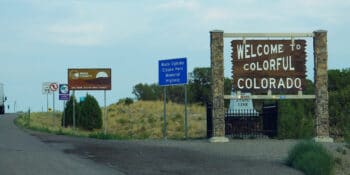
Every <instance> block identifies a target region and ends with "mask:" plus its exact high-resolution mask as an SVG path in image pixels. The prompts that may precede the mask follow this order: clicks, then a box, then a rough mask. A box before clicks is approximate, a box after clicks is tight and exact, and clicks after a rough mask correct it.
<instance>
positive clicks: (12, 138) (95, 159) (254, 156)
mask: <svg viewBox="0 0 350 175" xmlns="http://www.w3.org/2000/svg"><path fill="white" fill-rule="evenodd" d="M14 117H15V116H14V115H7V116H1V117H0V140H1V142H2V143H1V144H0V169H1V174H35V175H37V174H39V175H40V174H62V175H63V174H64V175H65V174H84V175H85V174H128V175H139V174H140V175H143V174H145V175H168V174H170V175H172V174H174V175H175V174H176V175H187V174H188V175H196V174H198V175H206V174H208V175H209V174H240V175H245V174H247V175H248V174H252V175H253V174H254V175H255V174H261V175H265V174H266V175H270V174H290V175H299V174H302V173H301V172H299V171H297V170H295V169H292V168H290V167H287V166H285V165H284V164H283V159H284V158H285V157H286V155H287V152H288V150H289V149H290V147H291V146H293V145H294V144H295V143H294V142H293V141H278V140H268V139H265V140H233V141H231V142H230V143H225V144H213V143H208V142H207V141H206V140H190V141H174V140H168V141H163V140H134V141H105V140H97V139H89V138H77V137H68V136H60V135H51V134H46V133H40V132H33V131H26V132H24V131H22V130H21V129H19V128H17V127H16V126H14V124H13V119H14Z"/></svg>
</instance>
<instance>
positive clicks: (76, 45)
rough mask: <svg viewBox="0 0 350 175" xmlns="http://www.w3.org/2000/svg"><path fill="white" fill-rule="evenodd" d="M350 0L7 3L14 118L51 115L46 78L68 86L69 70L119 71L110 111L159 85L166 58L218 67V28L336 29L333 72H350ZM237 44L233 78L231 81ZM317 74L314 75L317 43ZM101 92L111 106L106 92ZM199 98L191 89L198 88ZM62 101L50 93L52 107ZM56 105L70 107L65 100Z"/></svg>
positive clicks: (5, 43)
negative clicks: (28, 113)
mask: <svg viewBox="0 0 350 175" xmlns="http://www.w3.org/2000/svg"><path fill="white" fill-rule="evenodd" d="M349 9H350V1H349V0H293V1H290V0H219V1H218V0H135V1H126V0H123V1H121V0H0V26H1V27H0V82H1V83H3V84H4V85H5V93H6V96H7V97H8V101H7V102H6V105H10V110H9V112H12V111H13V110H14V106H15V103H16V111H25V110H28V109H29V108H30V109H31V110H32V111H42V110H46V105H47V104H46V95H43V94H42V83H43V82H59V83H67V69H68V68H111V69H112V90H111V91H108V92H107V105H108V104H112V103H115V102H117V101H118V100H119V99H121V98H125V97H132V98H134V97H135V96H134V95H133V94H132V88H133V86H134V85H136V84H138V83H157V81H158V60H162V59H170V58H182V57H187V62H188V63H187V64H188V70H189V71H192V70H193V68H195V67H209V66H210V47H209V46H210V40H209V32H210V31H211V30H214V29H220V30H224V32H227V33H241V32H261V33H263V32H267V33H271V32H288V33H289V32H313V31H315V30H319V29H323V30H327V31H328V56H329V57H328V59H329V60H328V68H329V69H343V68H348V67H350V59H349V58H348V55H349V54H348V52H349V50H348V49H349V46H348V43H347V42H348V41H349V40H350V34H349V33H348V32H349V31H350V19H349V16H350V12H349ZM230 41H231V39H225V45H224V50H225V52H224V59H225V65H224V66H225V76H226V77H231V73H230V72H231V67H232V65H231V60H230V57H231V51H230V50H231V48H230ZM307 44H308V47H307V54H308V57H307V71H308V73H307V75H308V78H313V50H312V45H313V43H312V39H311V38H308V39H307ZM86 93H89V94H92V95H94V96H95V97H96V98H97V99H98V101H99V103H100V105H101V106H102V105H103V91H88V92H87V91H79V92H77V96H78V97H79V96H84V95H85V94H86ZM189 93H190V92H189ZM52 98H53V97H52V96H51V95H50V96H49V99H50V100H49V106H52V103H53V99H52ZM55 99H56V101H55V104H56V109H60V110H62V106H63V102H62V101H58V97H57V93H56V97H55Z"/></svg>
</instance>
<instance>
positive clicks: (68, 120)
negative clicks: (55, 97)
mask: <svg viewBox="0 0 350 175" xmlns="http://www.w3.org/2000/svg"><path fill="white" fill-rule="evenodd" d="M73 103H75V111H79V110H78V108H79V106H78V103H77V100H76V99H75V97H74V96H71V97H70V98H69V100H68V102H67V103H66V106H65V108H64V113H63V116H62V122H61V123H62V126H64V127H67V126H73ZM76 114H78V112H76Z"/></svg>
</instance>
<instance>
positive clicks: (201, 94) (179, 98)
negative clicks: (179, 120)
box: [133, 67, 232, 105]
mask: <svg viewBox="0 0 350 175" xmlns="http://www.w3.org/2000/svg"><path fill="white" fill-rule="evenodd" d="M190 75H191V76H190V77H189V81H188V85H187V86H186V87H187V92H189V93H188V97H187V100H188V102H189V103H198V104H202V105H203V104H206V102H210V101H211V100H210V99H211V94H210V92H211V69H210V68H207V67H202V68H195V69H194V70H193V72H192V73H190ZM231 85H232V83H231V80H230V79H229V78H225V93H226V94H230V92H231V89H232V88H231ZM166 90H167V98H168V99H171V101H172V102H175V103H183V102H184V99H185V97H184V87H183V86H168V87H167V89H166ZM133 94H134V95H135V96H136V98H137V100H143V101H152V100H163V98H164V96H163V87H161V86H158V84H156V83H153V84H142V83H139V84H136V85H135V86H134V87H133Z"/></svg>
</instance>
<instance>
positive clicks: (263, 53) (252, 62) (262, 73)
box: [231, 39, 306, 93]
mask: <svg viewBox="0 0 350 175" xmlns="http://www.w3.org/2000/svg"><path fill="white" fill-rule="evenodd" d="M231 46H232V65H233V67H232V73H233V74H232V78H233V82H232V83H233V87H234V89H235V90H237V91H244V92H252V93H266V92H267V91H268V90H271V91H273V92H279V93H281V92H284V93H295V92H298V91H300V90H302V89H305V87H306V51H305V50H306V49H305V47H306V40H300V39H298V40H293V41H292V40H286V39H278V40H232V41H231Z"/></svg>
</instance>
